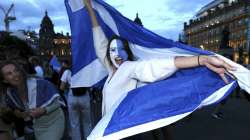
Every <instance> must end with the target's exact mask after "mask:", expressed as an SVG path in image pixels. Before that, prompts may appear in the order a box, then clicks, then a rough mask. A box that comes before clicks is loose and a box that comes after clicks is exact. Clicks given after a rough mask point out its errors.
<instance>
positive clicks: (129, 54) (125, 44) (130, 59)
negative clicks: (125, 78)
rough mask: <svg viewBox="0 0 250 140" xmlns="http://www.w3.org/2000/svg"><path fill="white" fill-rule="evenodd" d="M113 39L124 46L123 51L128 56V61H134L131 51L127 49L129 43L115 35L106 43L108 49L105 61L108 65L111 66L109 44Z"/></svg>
mask: <svg viewBox="0 0 250 140" xmlns="http://www.w3.org/2000/svg"><path fill="white" fill-rule="evenodd" d="M114 39H118V40H121V41H122V43H123V45H124V49H125V51H126V52H127V54H128V60H129V61H134V55H133V53H132V51H131V49H130V48H129V43H128V41H127V40H126V39H124V38H122V37H120V36H117V35H114V36H113V37H112V38H111V39H110V40H109V42H108V47H107V52H106V56H107V60H108V63H109V64H110V65H111V66H112V65H113V63H112V61H111V58H110V44H111V42H112V41H113V40H114Z"/></svg>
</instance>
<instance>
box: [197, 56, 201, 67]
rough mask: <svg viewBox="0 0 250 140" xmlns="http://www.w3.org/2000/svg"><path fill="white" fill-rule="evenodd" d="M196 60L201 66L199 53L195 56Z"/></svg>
mask: <svg viewBox="0 0 250 140" xmlns="http://www.w3.org/2000/svg"><path fill="white" fill-rule="evenodd" d="M197 62H198V66H201V64H200V55H198V57H197Z"/></svg>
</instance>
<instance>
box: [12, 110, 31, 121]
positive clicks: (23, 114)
mask: <svg viewBox="0 0 250 140" xmlns="http://www.w3.org/2000/svg"><path fill="white" fill-rule="evenodd" d="M14 114H15V116H16V117H18V118H22V119H25V118H27V117H29V116H30V115H29V113H28V112H21V111H20V110H17V109H16V110H14Z"/></svg>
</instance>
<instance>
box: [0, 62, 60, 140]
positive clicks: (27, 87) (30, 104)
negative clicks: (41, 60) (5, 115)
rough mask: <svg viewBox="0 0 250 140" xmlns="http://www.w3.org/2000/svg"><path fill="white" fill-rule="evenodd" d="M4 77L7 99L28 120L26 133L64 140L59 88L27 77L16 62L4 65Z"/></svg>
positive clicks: (0, 71)
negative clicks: (62, 139)
mask: <svg viewBox="0 0 250 140" xmlns="http://www.w3.org/2000/svg"><path fill="white" fill-rule="evenodd" d="M0 79H1V81H3V83H4V84H5V87H6V88H7V90H6V99H5V102H6V104H7V106H8V107H9V108H11V109H12V110H14V114H15V115H16V117H18V118H20V119H23V120H24V122H25V127H24V131H25V132H24V133H25V134H32V133H33V134H34V136H35V139H36V140H60V139H61V138H62V136H63V132H64V122H65V120H64V114H63V111H62V109H61V106H62V104H61V100H60V97H59V94H58V92H57V90H56V89H55V87H54V86H53V85H52V84H51V83H50V82H48V81H46V80H43V79H40V78H36V77H30V76H27V74H26V72H25V71H24V69H23V68H22V67H21V66H20V65H18V64H17V63H15V62H14V61H10V60H6V61H3V62H2V63H1V64H0Z"/></svg>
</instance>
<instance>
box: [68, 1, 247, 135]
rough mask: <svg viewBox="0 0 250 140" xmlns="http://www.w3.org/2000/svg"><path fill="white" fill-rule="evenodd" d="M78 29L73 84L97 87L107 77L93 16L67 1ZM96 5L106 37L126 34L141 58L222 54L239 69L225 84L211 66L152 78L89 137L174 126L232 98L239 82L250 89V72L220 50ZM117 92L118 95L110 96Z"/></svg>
mask: <svg viewBox="0 0 250 140" xmlns="http://www.w3.org/2000/svg"><path fill="white" fill-rule="evenodd" d="M65 4H66V8H67V11H68V15H69V20H70V25H71V32H72V49H73V53H72V55H73V77H72V86H73V87H82V86H83V87H85V86H93V85H95V84H96V83H98V82H99V81H101V80H103V78H105V77H106V76H107V72H106V71H105V69H104V68H103V66H102V65H101V63H100V62H99V60H98V59H97V57H96V54H95V51H94V47H93V37H92V29H91V28H92V26H91V22H90V17H89V16H88V14H87V10H86V9H85V7H84V4H83V1H82V0H65ZM92 6H93V8H94V10H95V12H96V14H97V18H98V21H99V23H100V26H101V28H102V29H103V31H104V33H105V35H106V37H107V38H108V39H109V38H110V37H111V36H112V35H114V34H116V35H119V36H121V37H123V38H126V39H127V40H128V41H129V42H130V47H131V49H132V51H133V53H134V54H135V56H136V57H137V59H151V58H159V57H160V58H164V57H166V56H193V55H201V54H204V55H217V56H218V57H220V58H222V59H223V60H224V61H226V62H227V63H229V64H231V65H233V66H234V67H236V68H237V71H234V72H230V73H231V74H232V75H233V76H234V77H235V78H236V79H235V80H234V79H232V78H231V77H228V79H229V81H230V83H229V84H227V85H226V84H225V83H224V81H223V80H221V78H220V77H219V76H218V75H217V74H215V73H213V72H211V71H210V70H208V69H207V68H206V67H197V68H193V69H184V70H179V71H178V72H176V73H175V74H174V75H172V76H171V77H169V78H167V79H165V80H162V81H158V82H154V83H148V84H146V85H144V86H141V87H139V88H137V89H134V90H132V91H130V92H129V93H126V94H124V95H123V97H121V98H120V99H119V100H117V101H116V103H115V105H113V106H112V109H111V111H110V112H107V113H106V114H105V116H103V117H102V119H101V120H100V122H99V123H98V124H97V125H96V126H95V128H94V130H93V131H92V132H91V134H90V136H89V137H88V139H89V140H116V139H122V138H125V137H128V136H132V135H135V134H139V133H142V132H146V131H150V130H153V129H156V128H159V127H163V126H166V125H169V124H171V123H173V122H176V121H178V120H180V119H182V118H183V117H185V116H187V115H189V114H190V113H192V112H193V111H195V110H196V109H198V108H201V107H203V106H207V105H210V104H214V103H217V102H219V101H221V100H223V99H224V98H226V97H227V96H228V95H229V94H230V92H231V91H232V90H233V89H234V88H235V87H236V86H237V84H239V85H240V87H241V88H243V89H244V90H246V91H248V92H250V73H249V71H248V70H247V69H246V68H244V67H243V66H241V65H238V64H236V63H234V62H232V61H231V60H229V59H227V58H225V57H223V56H220V55H218V54H215V53H213V52H209V51H205V50H200V49H197V48H193V47H190V46H187V45H184V44H180V43H177V42H174V41H171V40H168V39H165V38H163V37H160V36H158V35H157V34H155V33H153V32H151V31H149V30H147V29H145V28H143V27H141V26H138V25H136V24H135V23H134V22H133V21H131V20H129V19H127V18H126V17H124V16H122V15H121V14H120V13H119V12H118V11H116V10H115V9H114V8H113V7H111V6H109V5H108V4H106V3H105V2H104V1H102V0H93V1H92ZM110 97H112V95H110Z"/></svg>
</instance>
